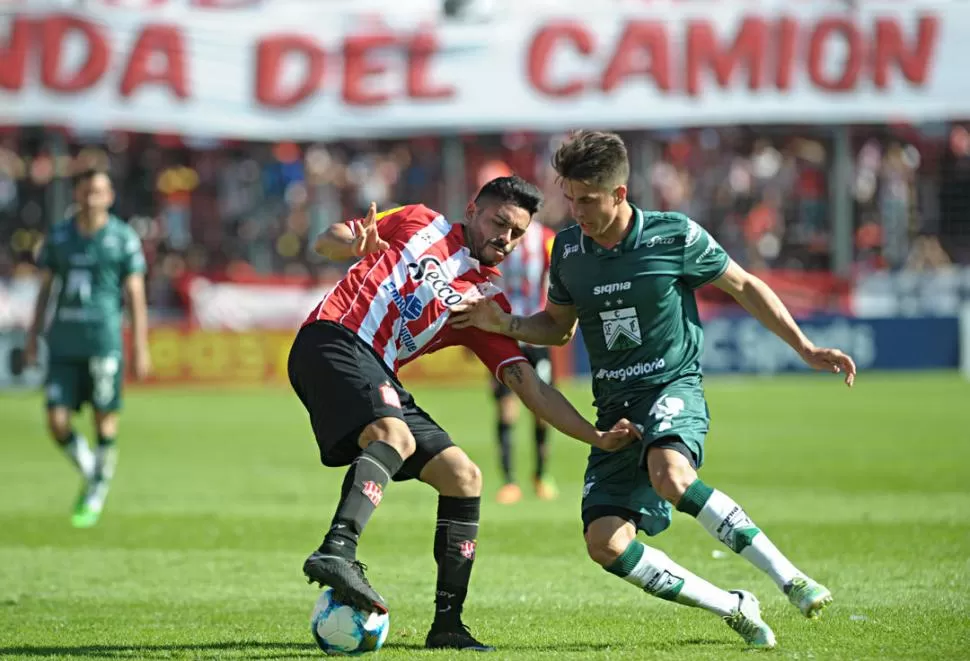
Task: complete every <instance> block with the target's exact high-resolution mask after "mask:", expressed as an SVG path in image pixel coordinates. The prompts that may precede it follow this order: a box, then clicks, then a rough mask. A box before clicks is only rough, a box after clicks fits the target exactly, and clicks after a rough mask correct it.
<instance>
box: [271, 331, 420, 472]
mask: <svg viewBox="0 0 970 661" xmlns="http://www.w3.org/2000/svg"><path fill="white" fill-rule="evenodd" d="M287 371H288V373H289V378H290V383H291V385H292V386H293V390H294V391H295V392H296V394H297V396H298V397H299V398H300V401H301V402H302V403H303V406H304V407H305V408H306V410H307V413H308V414H309V417H310V426H311V427H312V429H313V434H314V437H315V438H316V441H317V446H318V448H319V450H320V461H321V462H322V463H323V464H324V465H326V466H346V465H347V464H349V463H350V462H351V461H353V460H354V458H355V457H356V456H357V455H358V454H360V451H361V448H360V445H359V440H360V437H361V433H362V432H363V431H364V430H365V429H366V428H367V427H368V425H370V424H372V423H374V422H375V421H378V420H381V419H383V418H396V419H399V420H401V421H403V422H406V420H405V418H404V411H405V408H406V407H407V406H409V405H411V404H412V403H413V398H412V397H411V395H410V394H409V393H408V392H407V391H406V390H405V389H404V388H403V387H402V386H401V385H400V384H399V383H398V382H397V381H396V380H395V379H394V378H393V376H391V375H390V374H389V373H388V372H387V370H386V369H385V367H384V365H383V364H382V363H381V362H380V360H379V359H378V358H377V356H375V355H374V353H373V352H372V351H370V350H368V349H367V348H366V347H364V346H363V345H362V343H361V342H360V341H359V340H357V339H356V336H354V335H353V333H351V332H350V331H349V330H347V329H345V328H340V327H337V326H334V325H332V324H326V323H322V322H320V323H316V324H311V325H309V326H305V327H304V328H302V329H301V330H300V332H299V333H298V334H297V336H296V339H295V340H294V341H293V346H292V347H291V349H290V354H289V359H288V361H287Z"/></svg>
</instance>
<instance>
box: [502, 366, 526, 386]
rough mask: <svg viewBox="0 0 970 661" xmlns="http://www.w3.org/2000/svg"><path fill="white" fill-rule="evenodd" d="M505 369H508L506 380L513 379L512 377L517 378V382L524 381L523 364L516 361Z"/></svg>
mask: <svg viewBox="0 0 970 661" xmlns="http://www.w3.org/2000/svg"><path fill="white" fill-rule="evenodd" d="M505 371H506V374H507V375H506V377H505V378H506V380H508V381H511V380H512V379H515V382H516V383H522V366H521V365H519V364H518V363H515V364H513V365H509V366H508V367H507V368H505Z"/></svg>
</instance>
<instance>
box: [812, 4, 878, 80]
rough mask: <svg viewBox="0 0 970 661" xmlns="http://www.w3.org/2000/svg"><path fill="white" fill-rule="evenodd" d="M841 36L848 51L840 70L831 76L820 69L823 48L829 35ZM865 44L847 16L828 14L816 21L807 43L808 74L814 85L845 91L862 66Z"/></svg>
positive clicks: (821, 66) (827, 43)
mask: <svg viewBox="0 0 970 661" xmlns="http://www.w3.org/2000/svg"><path fill="white" fill-rule="evenodd" d="M836 35H838V36H840V37H841V38H842V40H843V41H844V42H845V48H846V50H847V51H848V52H847V53H846V56H845V59H844V61H843V65H842V72H841V74H840V75H838V77H833V76H831V75H829V74H826V73H825V72H824V71H823V67H824V63H825V61H826V60H825V54H826V48H827V46H828V45H829V43H830V41H831V37H833V36H836ZM864 49H865V44H863V42H862V35H861V34H859V30H858V29H857V28H856V26H855V24H853V23H852V22H851V21H849V20H847V19H842V18H827V19H823V20H822V21H820V22H819V24H818V26H817V27H816V28H815V31H814V32H812V38H811V40H810V41H809V46H808V75H809V77H810V78H811V80H812V83H814V84H815V86H816V87H819V88H821V89H823V90H828V91H831V92H845V91H847V90H851V89H852V88H854V87H855V86H856V83H857V82H858V79H859V72H860V71H861V70H862V58H863V56H864Z"/></svg>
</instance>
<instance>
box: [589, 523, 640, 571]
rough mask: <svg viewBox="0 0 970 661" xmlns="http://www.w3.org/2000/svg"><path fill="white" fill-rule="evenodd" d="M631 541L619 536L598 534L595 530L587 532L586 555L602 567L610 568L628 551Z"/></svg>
mask: <svg viewBox="0 0 970 661" xmlns="http://www.w3.org/2000/svg"><path fill="white" fill-rule="evenodd" d="M629 543H630V540H628V539H626V538H623V537H621V536H618V535H604V534H598V533H597V532H595V531H593V530H589V531H587V532H586V553H588V554H589V557H590V559H591V560H592V561H593V562H595V563H596V564H598V565H600V566H601V567H609V566H610V565H612V564H613V563H614V562H616V559H617V558H619V557H620V556H621V555H622V554H623V551H625V550H626V547H627V545H628V544H629Z"/></svg>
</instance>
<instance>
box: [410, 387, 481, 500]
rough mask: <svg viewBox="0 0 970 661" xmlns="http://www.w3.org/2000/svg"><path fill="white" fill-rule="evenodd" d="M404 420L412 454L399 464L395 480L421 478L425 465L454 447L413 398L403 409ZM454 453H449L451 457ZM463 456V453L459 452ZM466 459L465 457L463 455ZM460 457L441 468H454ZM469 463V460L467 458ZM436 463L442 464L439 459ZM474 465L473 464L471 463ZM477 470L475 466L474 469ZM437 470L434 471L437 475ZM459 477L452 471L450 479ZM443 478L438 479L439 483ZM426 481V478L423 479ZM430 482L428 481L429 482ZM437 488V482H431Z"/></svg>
mask: <svg viewBox="0 0 970 661" xmlns="http://www.w3.org/2000/svg"><path fill="white" fill-rule="evenodd" d="M404 418H405V422H407V423H408V428H409V429H410V430H411V433H412V434H413V435H414V445H415V449H414V454H412V455H411V456H410V457H408V458H407V459H405V461H404V464H403V465H402V466H401V470H399V471H398V473H397V475H395V476H394V480H396V481H399V482H400V481H404V480H416V479H420V480H423V479H424V476H423V475H422V472H423V471H424V469H425V467H426V466H427V465H428V464H429V463H430V462H431V461H432V460H433V459H435V458H436V457H438V456H439V455H441V454H442V453H443V452H444V451H445V450H447V449H448V448H452V447H455V444H454V442H452V440H451V437H450V436H449V435H448V432H446V431H445V430H444V429H442V428H441V427H440V426H439V425H438V423H437V422H435V421H434V419H432V417H431V416H430V415H428V413H426V412H425V411H424V410H423V409H421V408H420V407H419V406H418V405H417V404H414V402H413V400H412V401H411V403H410V405H409V406H408V407H407V408H406V409H405V414H404ZM453 455H454V453H452V454H451V455H449V457H452V456H453ZM461 455H462V456H465V453H464V452H462V453H461ZM465 458H466V459H467V457H465ZM460 459H461V457H454V458H453V459H452V461H450V462H447V463H444V464H443V468H445V469H446V468H449V467H451V468H454V467H456V466H457V465H458V464H459V463H460ZM468 461H469V463H470V462H471V460H470V459H469V460H468ZM436 465H442V462H441V461H439V462H438V463H437V464H436ZM472 465H473V466H474V464H472ZM475 470H477V467H476V469H475ZM437 473H438V471H436V472H435V475H437ZM458 477H461V476H460V475H459V473H457V472H455V471H452V473H451V479H452V480H454V479H456V478H458ZM442 479H444V478H441V479H439V480H438V482H439V483H442V484H443V482H442V481H441V480H442ZM424 481H427V480H424ZM429 484H430V483H429ZM432 486H435V487H436V488H437V486H438V485H437V484H432ZM439 491H440V489H439Z"/></svg>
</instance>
